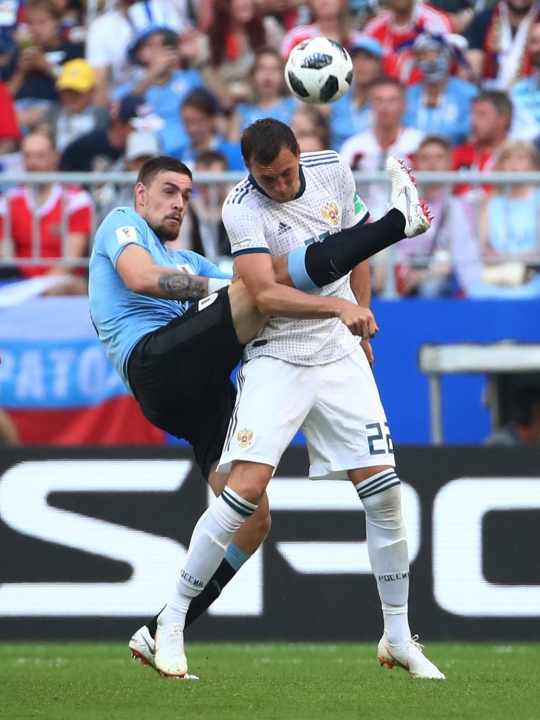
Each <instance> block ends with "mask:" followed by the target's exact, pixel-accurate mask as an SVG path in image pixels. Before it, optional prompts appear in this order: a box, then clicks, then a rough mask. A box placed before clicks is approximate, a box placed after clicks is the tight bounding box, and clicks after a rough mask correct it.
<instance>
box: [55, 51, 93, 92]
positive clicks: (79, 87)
mask: <svg viewBox="0 0 540 720" xmlns="http://www.w3.org/2000/svg"><path fill="white" fill-rule="evenodd" d="M95 84H96V73H95V71H94V68H93V67H91V66H90V65H89V64H88V63H87V62H86V60H84V59H83V58H78V59H77V60H70V61H69V62H67V63H65V65H62V70H61V72H60V75H59V76H58V80H57V81H56V89H57V90H75V92H79V93H86V92H89V91H90V90H92V88H93V87H94V86H95Z"/></svg>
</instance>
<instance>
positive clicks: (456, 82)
mask: <svg viewBox="0 0 540 720" xmlns="http://www.w3.org/2000/svg"><path fill="white" fill-rule="evenodd" d="M448 87H449V88H451V89H452V90H455V91H457V92H458V93H459V94H460V95H462V94H465V95H467V96H468V97H469V98H472V97H476V95H478V93H479V92H480V90H479V89H478V88H477V87H476V85H474V83H472V82H469V81H468V80H463V78H459V77H455V76H454V75H452V76H450V78H449V79H448Z"/></svg>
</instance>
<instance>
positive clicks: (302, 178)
mask: <svg viewBox="0 0 540 720" xmlns="http://www.w3.org/2000/svg"><path fill="white" fill-rule="evenodd" d="M298 169H299V175H300V188H299V189H298V192H297V193H296V195H295V196H294V197H293V200H298V198H299V197H302V195H303V194H304V191H305V189H306V178H305V176H304V170H303V169H302V165H299V168H298ZM248 180H249V182H250V183H251V184H252V185H253V187H254V188H255V190H258V191H259V192H260V193H261V194H262V195H264V196H265V197H267V198H269V199H270V200H271V199H272V198H271V197H270V195H268V193H266V192H265V191H264V190H263V189H262V187H261V186H260V185H259V183H258V182H257V181H256V180H255V178H254V177H253V175H252V174H251V173H249V175H248ZM289 202H292V200H289Z"/></svg>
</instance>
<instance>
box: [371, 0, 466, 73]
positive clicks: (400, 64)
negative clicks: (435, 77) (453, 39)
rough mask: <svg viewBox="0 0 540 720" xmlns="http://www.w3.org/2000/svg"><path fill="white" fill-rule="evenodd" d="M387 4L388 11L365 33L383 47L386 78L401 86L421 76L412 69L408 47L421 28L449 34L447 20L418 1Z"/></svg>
mask: <svg viewBox="0 0 540 720" xmlns="http://www.w3.org/2000/svg"><path fill="white" fill-rule="evenodd" d="M387 5H388V9H387V10H383V11H382V12H380V13H379V14H378V15H376V16H375V17H374V18H373V20H370V22H368V24H367V25H366V27H365V32H366V33H367V34H368V35H371V36H372V37H374V38H377V40H379V42H380V43H381V44H382V46H383V53H384V60H383V71H384V72H385V74H386V75H390V76H392V77H396V78H399V79H400V80H401V82H403V83H411V82H417V81H418V80H420V79H421V75H420V72H419V70H418V69H417V68H415V67H414V55H413V52H412V50H411V49H410V45H411V44H412V43H413V41H414V40H415V38H416V37H417V35H419V34H420V33H421V32H422V31H423V30H424V29H425V30H428V31H429V32H430V33H433V34H437V33H443V34H444V33H451V32H452V30H453V27H452V24H451V22H450V18H449V17H448V15H447V14H446V13H444V12H442V11H441V10H437V9H436V8H434V7H433V6H432V5H429V4H428V3H425V2H422V1H421V0H418V1H416V0H388V3H387ZM406 45H408V47H405V46H406Z"/></svg>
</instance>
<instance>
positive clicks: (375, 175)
mask: <svg viewBox="0 0 540 720" xmlns="http://www.w3.org/2000/svg"><path fill="white" fill-rule="evenodd" d="M354 176H355V180H356V182H357V186H358V188H359V192H360V194H362V190H363V189H367V190H368V191H369V190H370V189H373V188H374V187H377V186H378V187H379V188H382V189H383V191H385V192H386V197H387V199H389V196H390V182H389V179H388V176H387V174H386V173H385V172H370V173H367V172H365V173H363V172H356V173H355V174H354ZM244 177H245V173H241V172H234V173H233V172H225V173H196V174H195V175H194V184H195V185H196V186H198V187H202V186H208V187H209V196H208V207H209V211H210V213H214V212H215V211H216V210H217V206H218V204H219V186H223V185H226V186H228V187H232V186H233V185H234V184H235V183H237V182H239V181H240V180H242V179H243V178H244ZM416 177H417V180H418V183H419V185H420V186H422V187H426V186H434V185H435V186H443V185H444V186H447V187H450V188H455V186H457V185H464V184H466V185H468V186H470V188H471V197H474V196H475V193H476V195H479V194H480V193H479V191H480V189H481V188H482V186H486V185H497V186H502V188H503V194H508V193H509V190H510V188H511V187H512V186H516V185H523V184H528V185H531V186H534V187H535V188H537V189H540V172H537V173H502V172H491V173H479V172H473V171H466V172H465V171H460V172H443V173H439V172H437V173H435V172H433V173H420V172H419V173H417V174H416ZM135 180H136V175H135V174H134V173H127V172H112V173H111V172H107V173H80V172H75V173H31V174H28V173H5V174H0V191H3V192H4V193H6V191H8V190H9V188H12V187H15V186H18V185H21V184H25V185H29V186H31V187H32V188H37V187H39V186H42V185H47V184H52V183H59V184H61V185H62V186H66V185H70V186H79V187H82V188H85V189H86V190H87V191H88V192H89V193H90V195H91V196H92V198H93V202H94V206H93V212H92V231H91V233H90V238H89V248H88V254H87V256H86V257H84V258H79V259H73V258H68V256H67V238H68V229H69V228H68V221H67V220H68V218H67V213H66V207H65V201H64V200H62V203H63V205H62V213H61V214H62V220H61V223H60V228H59V231H60V245H61V248H62V255H61V257H58V258H48V257H47V258H43V257H41V253H40V238H39V222H38V218H37V216H34V219H33V224H32V238H31V248H32V252H31V257H29V258H18V257H16V252H15V250H14V246H13V242H10V237H9V235H10V229H9V222H7V223H6V222H5V220H4V236H5V238H4V241H3V242H2V243H1V245H0V249H1V252H0V268H2V267H5V266H17V267H25V266H29V265H34V266H42V267H43V266H47V267H62V266H63V267H65V266H70V267H87V266H88V262H89V255H90V251H91V247H92V240H93V237H94V233H95V230H96V228H97V225H98V224H99V223H100V222H101V220H102V219H103V216H104V214H106V210H107V209H111V208H112V207H114V206H115V197H120V196H124V198H125V197H126V195H127V194H128V193H129V190H130V189H132V188H133V186H134V184H135ZM368 194H369V192H368ZM1 197H2V196H1V195H0V198H1ZM62 197H64V195H63V194H62ZM104 198H105V200H104ZM329 199H331V198H329ZM0 202H1V199H0ZM117 204H124V203H122V202H118V203H117ZM471 208H472V211H473V216H474V222H473V225H474V227H473V231H474V232H475V233H476V238H477V239H478V238H479V232H478V230H479V220H480V210H479V208H480V204H479V203H477V202H472V203H471ZM368 209H369V206H368ZM538 210H539V213H540V207H539V208H538ZM380 214H382V213H379V215H380ZM536 220H537V222H538V213H537V218H536ZM537 231H538V228H537ZM212 232H213V233H216V232H217V229H216V228H213V229H212ZM536 236H537V237H538V232H537V233H536ZM213 240H214V241H217V238H216V237H215V236H214V238H213ZM215 247H217V242H215ZM537 247H538V246H537ZM479 255H480V253H479ZM210 259H212V260H214V261H218V262H219V260H220V258H219V257H211V258H210ZM479 259H480V260H481V261H482V262H486V261H485V259H482V258H479ZM416 260H417V261H418V262H419V264H421V263H422V262H423V261H427V260H428V258H423V257H421V256H418V257H417V258H416ZM528 262H530V264H531V265H537V266H540V249H538V255H537V256H534V257H530V258H528ZM396 264H397V259H396V247H395V246H393V247H391V248H390V249H389V251H388V252H386V253H384V254H383V255H382V256H381V257H375V258H373V259H372V265H373V266H374V267H375V268H376V267H380V268H383V270H384V272H385V275H386V279H385V284H384V291H383V293H382V294H383V295H384V296H386V297H396V296H397V290H396V281H395V268H396Z"/></svg>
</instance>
